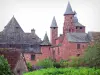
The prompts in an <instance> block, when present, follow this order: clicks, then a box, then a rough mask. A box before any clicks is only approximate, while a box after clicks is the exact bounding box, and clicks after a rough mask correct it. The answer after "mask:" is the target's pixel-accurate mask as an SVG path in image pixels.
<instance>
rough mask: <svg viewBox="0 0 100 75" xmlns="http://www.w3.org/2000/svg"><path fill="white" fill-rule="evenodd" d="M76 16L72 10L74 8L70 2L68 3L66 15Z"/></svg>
mask: <svg viewBox="0 0 100 75" xmlns="http://www.w3.org/2000/svg"><path fill="white" fill-rule="evenodd" d="M74 14H75V13H74V12H73V10H72V7H71V5H70V2H68V5H67V8H66V11H65V13H64V15H74Z"/></svg>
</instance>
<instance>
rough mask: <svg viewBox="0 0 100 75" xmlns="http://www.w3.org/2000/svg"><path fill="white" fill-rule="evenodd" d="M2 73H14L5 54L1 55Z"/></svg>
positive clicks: (3, 74)
mask: <svg viewBox="0 0 100 75" xmlns="http://www.w3.org/2000/svg"><path fill="white" fill-rule="evenodd" d="M0 75H12V73H11V70H10V66H9V64H8V62H7V60H6V59H4V57H3V56H0Z"/></svg>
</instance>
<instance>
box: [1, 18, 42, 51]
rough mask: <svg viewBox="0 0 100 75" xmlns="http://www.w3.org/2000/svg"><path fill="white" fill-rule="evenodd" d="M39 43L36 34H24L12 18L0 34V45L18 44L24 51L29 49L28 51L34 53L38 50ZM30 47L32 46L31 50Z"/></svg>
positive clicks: (39, 40)
mask: <svg viewBox="0 0 100 75" xmlns="http://www.w3.org/2000/svg"><path fill="white" fill-rule="evenodd" d="M40 43H41V39H40V38H39V37H38V36H37V35H36V33H35V32H34V33H33V32H31V33H25V32H24V31H23V30H22V28H21V27H20V25H19V23H18V22H17V20H16V19H15V17H14V16H13V17H12V19H11V20H10V21H9V23H8V24H7V25H6V26H5V28H4V30H3V31H2V32H0V44H19V45H23V48H24V49H27V50H28V49H30V50H29V51H31V50H33V51H34V52H36V51H37V49H40V47H39V45H40ZM31 45H33V46H32V48H31ZM36 45H37V46H36ZM35 46H36V47H35ZM38 47H39V48H38ZM39 51H40V50H39ZM39 51H37V52H39Z"/></svg>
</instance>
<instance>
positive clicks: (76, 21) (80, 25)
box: [73, 15, 85, 27]
mask: <svg viewBox="0 0 100 75" xmlns="http://www.w3.org/2000/svg"><path fill="white" fill-rule="evenodd" d="M73 23H74V25H75V26H79V27H85V26H83V25H82V24H80V23H79V22H78V18H77V16H76V15H75V16H74V17H73Z"/></svg>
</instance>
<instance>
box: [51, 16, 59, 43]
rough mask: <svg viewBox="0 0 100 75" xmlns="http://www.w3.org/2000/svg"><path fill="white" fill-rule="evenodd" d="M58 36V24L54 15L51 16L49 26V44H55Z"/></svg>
mask: <svg viewBox="0 0 100 75" xmlns="http://www.w3.org/2000/svg"><path fill="white" fill-rule="evenodd" d="M57 37H58V26H57V22H56V19H55V17H53V20H52V23H51V26H50V39H51V44H52V45H55V44H56V38H57Z"/></svg>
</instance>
